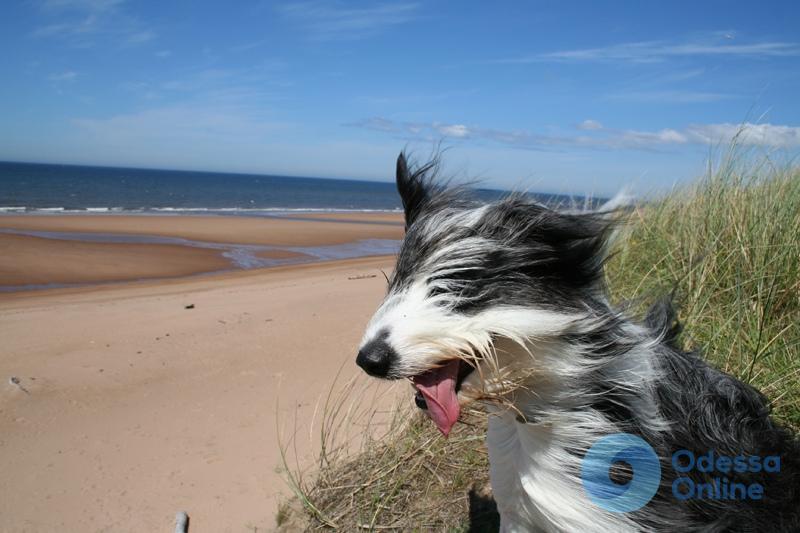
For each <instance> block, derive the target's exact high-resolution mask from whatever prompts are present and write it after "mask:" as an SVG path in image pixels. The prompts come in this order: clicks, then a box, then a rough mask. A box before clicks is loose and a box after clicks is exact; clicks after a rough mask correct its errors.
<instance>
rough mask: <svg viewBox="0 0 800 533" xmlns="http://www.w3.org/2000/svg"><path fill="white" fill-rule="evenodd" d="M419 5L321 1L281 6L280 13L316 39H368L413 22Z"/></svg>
mask: <svg viewBox="0 0 800 533" xmlns="http://www.w3.org/2000/svg"><path fill="white" fill-rule="evenodd" d="M418 7H419V6H418V4H416V3H376V4H373V5H370V6H369V7H363V8H355V7H349V6H348V4H346V3H343V2H333V1H322V0H318V1H310V2H295V3H291V4H288V5H285V6H282V7H280V8H279V12H280V13H281V14H282V15H283V16H285V17H286V18H287V19H288V20H290V21H291V22H292V23H294V24H297V25H298V26H300V27H302V28H303V29H304V30H305V31H306V32H307V34H308V35H309V36H310V37H311V38H312V39H315V40H320V41H330V40H354V39H364V38H367V37H371V36H373V35H376V34H378V33H380V32H382V31H384V30H385V29H387V28H390V27H392V26H397V25H399V24H404V23H406V22H410V21H411V20H413V19H414V18H415V17H416V14H417V9H418Z"/></svg>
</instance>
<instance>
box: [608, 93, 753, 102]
mask: <svg viewBox="0 0 800 533" xmlns="http://www.w3.org/2000/svg"><path fill="white" fill-rule="evenodd" d="M608 98H609V99H612V100H627V101H631V102H661V103H672V104H703V103H709V102H719V101H721V100H731V99H734V98H740V96H738V95H735V94H730V93H718V92H706V91H684V90H664V91H659V90H650V91H648V90H645V91H626V92H619V93H614V94H610V95H608Z"/></svg>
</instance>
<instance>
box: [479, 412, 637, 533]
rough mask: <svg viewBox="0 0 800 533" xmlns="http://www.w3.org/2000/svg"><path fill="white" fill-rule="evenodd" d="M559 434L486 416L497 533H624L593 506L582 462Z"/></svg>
mask: <svg viewBox="0 0 800 533" xmlns="http://www.w3.org/2000/svg"><path fill="white" fill-rule="evenodd" d="M566 444H567V443H564V442H562V439H561V437H560V436H559V434H558V431H556V430H554V428H553V427H551V426H547V425H543V424H542V425H537V424H525V423H521V422H519V421H517V418H516V416H515V415H514V414H513V413H512V412H510V411H505V412H495V413H493V414H492V415H491V416H490V417H489V431H488V434H487V446H488V449H489V466H490V478H491V484H492V492H493V494H494V498H495V501H496V502H497V508H498V511H499V513H500V518H501V531H504V532H517V531H520V532H522V531H547V532H550V531H553V532H556V531H587V532H589V531H627V530H633V528H632V527H631V526H632V524H631V523H629V522H627V521H626V520H624V518H622V516H621V515H620V516H615V515H613V514H609V513H607V512H605V511H602V510H601V509H599V508H597V507H596V506H594V505H593V504H592V503H591V502H590V501H589V500H588V498H587V497H586V495H585V493H584V491H583V486H582V484H581V480H580V473H579V472H580V458H577V457H575V456H574V455H571V454H569V453H568V452H567V451H566Z"/></svg>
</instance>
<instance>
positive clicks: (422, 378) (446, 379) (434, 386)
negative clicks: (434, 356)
mask: <svg viewBox="0 0 800 533" xmlns="http://www.w3.org/2000/svg"><path fill="white" fill-rule="evenodd" d="M457 377H458V359H453V360H452V361H450V362H448V363H446V364H445V365H444V366H441V367H439V368H435V369H433V370H429V371H428V372H425V373H424V374H420V375H419V376H415V377H414V378H412V381H413V382H414V385H415V386H416V387H417V390H419V392H421V393H422V396H424V397H425V403H427V404H428V414H429V415H430V417H431V419H433V423H434V424H436V427H438V428H439V431H441V432H442V434H443V435H444V436H445V437H446V436H447V435H448V434H449V433H450V430H451V429H452V427H453V425H454V424H455V423H456V420H458V413H459V410H460V407H459V405H458V398H457V397H456V379H457Z"/></svg>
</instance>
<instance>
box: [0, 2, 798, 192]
mask: <svg viewBox="0 0 800 533" xmlns="http://www.w3.org/2000/svg"><path fill="white" fill-rule="evenodd" d="M745 4H746V3H740V2H729V1H725V2H713V1H708V2H678V1H671V2H641V1H636V2H608V3H602V2H497V3H489V2H478V1H476V2H335V1H328V0H319V1H310V2H264V1H259V2H247V1H241V2H218V3H213V4H212V3H202V4H201V3H200V2H194V1H176V2H134V1H125V0H29V1H22V2H8V1H7V2H3V4H2V7H0V14H1V15H2V16H0V45H1V46H2V47H3V50H4V53H3V58H2V60H1V61H0V73H1V75H2V83H1V84H0V116H2V120H0V160H14V161H42V162H63V163H82V164H105V165H123V166H143V167H154V168H177V169H197V170H216V171H237V172H263V173H273V174H285V175H305V176H321V177H352V178H359V179H376V180H388V179H390V178H391V174H392V168H393V163H394V158H395V157H396V155H397V153H398V152H399V150H400V149H402V148H404V147H407V148H410V149H412V150H413V151H414V152H416V153H418V154H420V156H422V157H424V156H425V155H426V154H428V153H429V152H430V150H431V148H432V146H434V145H435V144H436V143H439V142H441V143H442V146H444V147H446V148H448V150H447V153H446V163H447V165H446V166H447V170H448V171H449V172H451V173H453V174H455V175H457V176H464V177H469V178H478V179H482V180H484V182H485V183H486V184H488V185H493V186H500V187H525V188H530V189H532V190H539V191H544V192H567V193H587V192H594V193H600V194H608V193H611V192H614V191H616V190H618V189H619V188H620V187H622V186H624V185H629V186H632V187H633V188H634V190H637V191H640V192H647V191H653V190H659V189H663V188H666V187H669V186H671V185H672V184H673V183H674V182H676V181H682V180H687V179H690V178H692V177H694V176H696V175H698V174H699V173H701V172H702V170H703V167H704V163H705V161H706V160H707V158H708V155H709V153H710V152H713V151H714V147H715V146H719V144H720V143H724V142H726V141H727V139H729V138H730V136H731V135H732V134H734V133H735V132H736V131H737V128H738V127H739V125H740V124H742V123H747V124H748V125H747V126H746V130H745V133H744V134H743V135H742V137H741V139H742V142H743V143H744V144H745V145H748V146H749V147H751V148H752V149H754V150H755V151H773V150H775V149H778V150H779V151H780V152H781V153H788V154H793V153H794V152H796V151H797V149H798V148H800V106H798V103H797V96H796V95H797V94H800V31H798V27H797V22H798V20H800V3H798V2H793V1H786V2H761V3H758V4H753V3H749V5H745Z"/></svg>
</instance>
